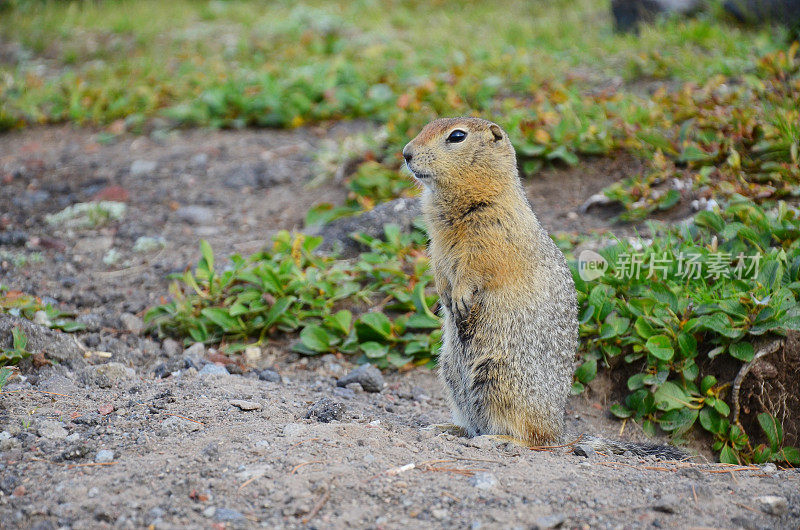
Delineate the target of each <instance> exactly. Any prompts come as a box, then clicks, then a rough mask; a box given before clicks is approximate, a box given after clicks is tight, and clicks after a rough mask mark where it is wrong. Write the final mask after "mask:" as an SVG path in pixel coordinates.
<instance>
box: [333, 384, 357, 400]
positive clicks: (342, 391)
mask: <svg viewBox="0 0 800 530" xmlns="http://www.w3.org/2000/svg"><path fill="white" fill-rule="evenodd" d="M333 395H334V396H336V397H340V398H344V399H353V398H354V397H356V393H355V392H353V391H352V390H351V389H349V388H342V387H339V386H337V387H336V388H334V389H333Z"/></svg>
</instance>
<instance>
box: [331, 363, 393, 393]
mask: <svg viewBox="0 0 800 530" xmlns="http://www.w3.org/2000/svg"><path fill="white" fill-rule="evenodd" d="M350 383H359V384H360V385H361V386H362V387H363V388H364V390H366V391H367V392H380V391H381V390H383V384H384V383H383V375H381V371H380V370H378V369H377V368H375V367H374V366H372V365H371V364H362V365H361V366H359V367H358V368H356V369H355V370H353V371H352V372H350V373H349V374H347V375H346V376H344V377H342V378H340V379H339V380H338V381H337V382H336V385H337V386H347V385H349V384H350Z"/></svg>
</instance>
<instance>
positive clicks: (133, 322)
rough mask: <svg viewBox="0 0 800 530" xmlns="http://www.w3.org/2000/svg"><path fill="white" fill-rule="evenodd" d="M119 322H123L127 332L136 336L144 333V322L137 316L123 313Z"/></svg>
mask: <svg viewBox="0 0 800 530" xmlns="http://www.w3.org/2000/svg"><path fill="white" fill-rule="evenodd" d="M119 320H120V322H122V327H123V328H124V329H125V330H127V331H130V332H131V333H133V334H135V335H139V334H140V333H141V332H142V331H144V321H143V320H142V319H141V318H139V317H137V316H136V315H132V314H130V313H122V314H121V315H120V316H119Z"/></svg>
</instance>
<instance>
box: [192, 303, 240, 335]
mask: <svg viewBox="0 0 800 530" xmlns="http://www.w3.org/2000/svg"><path fill="white" fill-rule="evenodd" d="M200 314H202V315H203V316H204V317H206V318H207V319H209V320H210V321H211V322H213V323H214V324H216V325H218V326H219V327H221V328H222V330H223V331H224V332H226V333H228V332H230V331H233V330H236V329H239V321H238V320H236V319H235V318H233V317H231V316H230V315H229V314H228V311H226V310H225V309H220V308H218V307H207V308H205V309H203V310H202V311H200Z"/></svg>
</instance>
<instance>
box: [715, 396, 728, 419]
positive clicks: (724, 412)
mask: <svg viewBox="0 0 800 530" xmlns="http://www.w3.org/2000/svg"><path fill="white" fill-rule="evenodd" d="M714 410H716V411H717V412H719V415H720V416H722V417H723V418H727V417H728V415H729V414H730V413H731V408H730V407H729V406H728V404H727V403H725V402H724V401H722V400H721V399H717V400H716V401H715V402H714Z"/></svg>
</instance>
